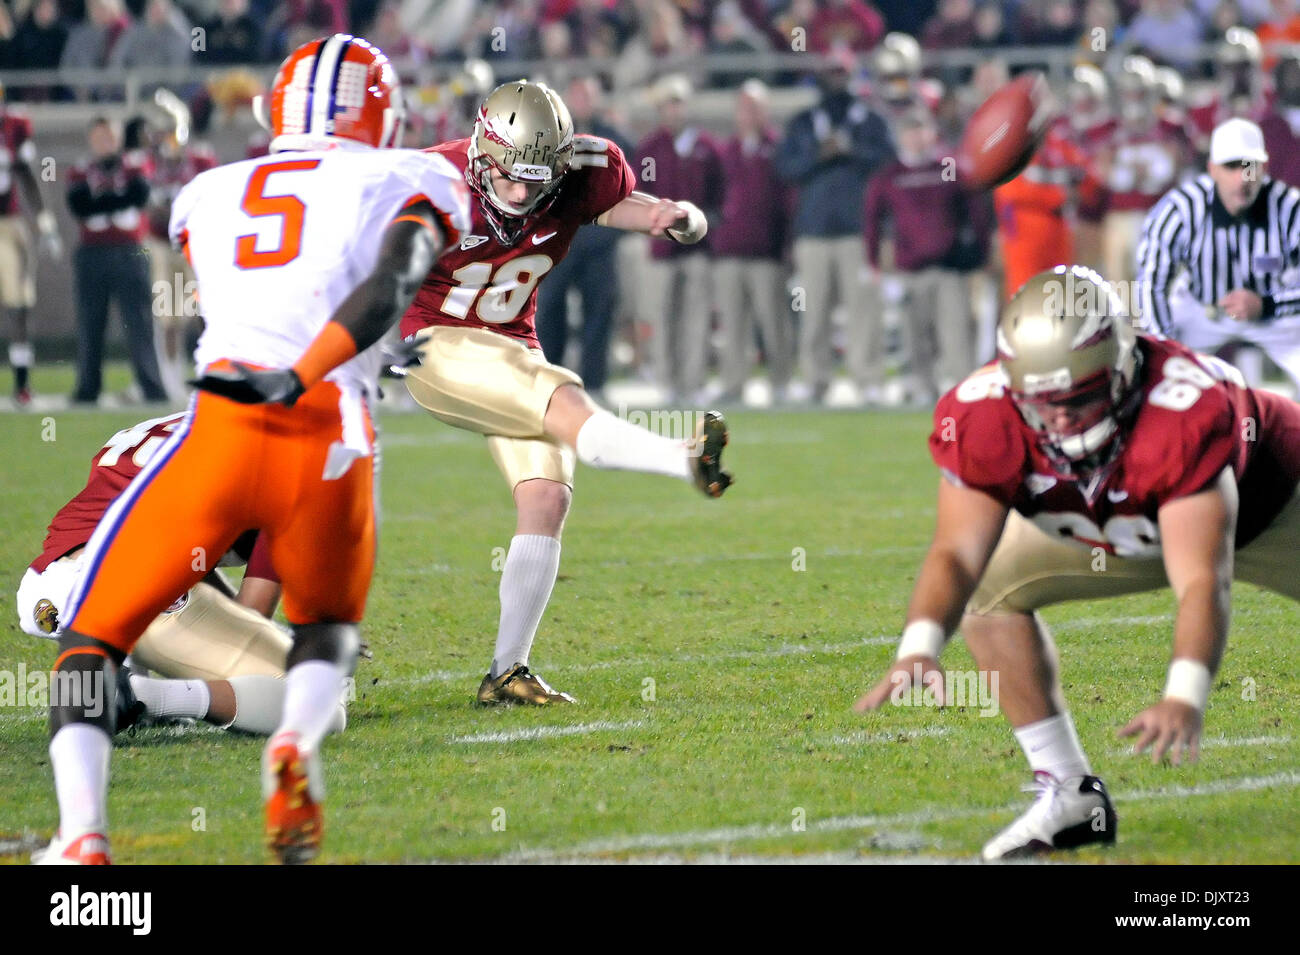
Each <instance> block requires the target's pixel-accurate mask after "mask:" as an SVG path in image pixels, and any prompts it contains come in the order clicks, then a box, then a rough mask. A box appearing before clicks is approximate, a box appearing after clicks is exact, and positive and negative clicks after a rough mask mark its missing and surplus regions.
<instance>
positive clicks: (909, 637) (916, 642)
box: [894, 620, 945, 660]
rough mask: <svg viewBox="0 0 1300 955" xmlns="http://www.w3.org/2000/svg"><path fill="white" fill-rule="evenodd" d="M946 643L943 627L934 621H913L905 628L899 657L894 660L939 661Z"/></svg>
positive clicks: (899, 643) (899, 647) (899, 642)
mask: <svg viewBox="0 0 1300 955" xmlns="http://www.w3.org/2000/svg"><path fill="white" fill-rule="evenodd" d="M944 642H945V638H944V635H943V627H941V626H940V625H939V624H937V623H935V622H934V621H933V620H913V621H912V622H911V623H909V624H908V625H907V626H906V627H904V628H903V639H902V640H900V641H898V656H897V657H895V658H894V659H896V660H901V659H903V657H930V658H931V659H934V660H937V659H939V654H940V653H941V652H943V645H944Z"/></svg>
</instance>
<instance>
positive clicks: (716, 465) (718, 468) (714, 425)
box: [691, 411, 735, 497]
mask: <svg viewBox="0 0 1300 955" xmlns="http://www.w3.org/2000/svg"><path fill="white" fill-rule="evenodd" d="M729 437H730V435H729V434H728V432H727V419H726V418H724V417H723V416H722V412H720V411H706V412H705V413H704V420H703V421H702V422H701V423H700V428H699V430H698V431H697V432H696V434H695V444H694V447H693V450H694V456H693V457H692V458H691V472H692V474H693V475H694V477H695V486H696V487H697V488H699V489H700V490H701V491H703V492H704V493H705V494H707V495H708V496H709V497H722V494H723V492H724V491H726V490H727V488H729V487H731V485H732V484H734V483H735V478H733V477H732V476H731V472H730V471H724V470H722V449H723V448H725V447H726V446H727V441H728V439H729Z"/></svg>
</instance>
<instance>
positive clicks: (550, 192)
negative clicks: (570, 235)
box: [465, 80, 573, 245]
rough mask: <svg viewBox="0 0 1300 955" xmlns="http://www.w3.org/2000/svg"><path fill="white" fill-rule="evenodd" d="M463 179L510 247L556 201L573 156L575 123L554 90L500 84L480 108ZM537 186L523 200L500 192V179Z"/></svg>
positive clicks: (521, 83) (526, 84)
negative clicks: (498, 187) (517, 199)
mask: <svg viewBox="0 0 1300 955" xmlns="http://www.w3.org/2000/svg"><path fill="white" fill-rule="evenodd" d="M468 158H469V162H468V164H467V165H466V167H465V180H466V182H467V183H468V184H469V187H470V189H471V190H472V191H473V192H474V194H475V195H476V196H477V197H478V198H479V200H480V202H479V206H480V208H481V209H482V211H483V216H484V218H486V219H487V220H488V223H489V224H490V225H491V227H492V229H493V231H494V232H496V234H497V238H498V239H500V240H501V241H502V242H503V243H504V244H506V245H513V244H514V243H515V242H517V241H518V240H519V237H520V236H521V235H522V234H523V232H524V230H525V229H526V227H527V226H528V224H529V222H530V220H531V219H534V218H536V217H537V216H539V215H541V214H542V213H543V212H545V211H546V209H547V208H548V207H549V206H550V204H551V203H552V202H553V201H554V200H555V197H556V195H558V193H559V188H560V185H561V183H562V182H563V180H564V175H565V173H567V172H568V169H569V161H570V160H571V159H572V158H573V120H572V118H570V116H569V110H568V108H567V107H566V106H565V105H564V102H563V101H562V100H561V99H560V97H559V96H558V95H557V94H556V93H555V91H553V90H551V89H550V88H548V87H546V86H544V85H542V84H541V83H529V82H526V81H524V80H518V81H516V82H513V83H506V84H504V85H502V86H498V87H497V88H496V89H495V90H493V91H492V92H491V93H489V94H488V96H487V98H486V99H485V100H484V101H483V105H482V106H480V107H479V111H478V117H477V119H475V121H474V132H473V134H472V135H471V137H470V143H469V154H468ZM506 180H508V181H510V182H522V183H529V184H530V185H535V186H536V187H537V188H535V189H531V190H529V195H528V197H527V198H526V199H524V201H522V202H513V201H511V199H510V198H509V197H508V196H503V195H501V194H500V193H499V192H498V191H497V186H496V181H506Z"/></svg>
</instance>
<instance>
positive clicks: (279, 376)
mask: <svg viewBox="0 0 1300 955" xmlns="http://www.w3.org/2000/svg"><path fill="white" fill-rule="evenodd" d="M231 364H233V365H234V366H235V370H234V371H209V372H208V373H207V374H205V375H204V376H203V377H202V378H199V379H198V380H197V381H191V382H190V384H191V385H193V386H194V387H195V388H197V389H199V391H207V392H211V393H212V394H214V395H220V396H221V397H223V398H229V399H230V400H231V401H238V402H239V403H240V404H243V405H261V404H271V403H273V402H279V403H280V404H282V405H285V406H286V407H289V408H292V407H293V403H294V402H295V401H297V400H298V399H299V398H300V397H302V393H303V391H305V390H306V389H304V388H303V386H302V381H300V380H299V378H298V375H297V373H296V372H294V370H293V369H292V368H283V369H278V370H274V371H257V370H255V369H253V368H249V367H248V366H247V365H241V364H240V363H239V362H232V363H231Z"/></svg>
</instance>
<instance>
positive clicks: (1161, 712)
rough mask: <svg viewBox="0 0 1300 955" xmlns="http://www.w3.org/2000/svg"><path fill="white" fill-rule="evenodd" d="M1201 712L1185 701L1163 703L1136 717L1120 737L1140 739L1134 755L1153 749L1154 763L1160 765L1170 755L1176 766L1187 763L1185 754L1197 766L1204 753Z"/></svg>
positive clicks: (1166, 701)
mask: <svg viewBox="0 0 1300 955" xmlns="http://www.w3.org/2000/svg"><path fill="white" fill-rule="evenodd" d="M1203 723H1204V718H1203V717H1202V716H1201V711H1200V710H1198V709H1197V708H1196V707H1194V706H1192V705H1191V704H1190V703H1184V702H1183V701H1182V700H1161V701H1160V702H1159V703H1157V704H1156V705H1155V706H1148V707H1147V708H1146V709H1145V710H1143V711H1142V712H1141V713H1139V714H1138V715H1137V716H1135V717H1133V719H1132V720H1130V721H1129V723H1128V725H1126V726H1125V727H1123V728H1122V729H1121V730H1120V731H1119V735H1120V736H1121V737H1123V736H1137V742H1135V743H1134V744H1133V755H1134V756H1136V755H1138V754H1139V753H1142V752H1145V751H1146V748H1147V747H1148V746H1151V747H1152V749H1151V762H1153V763H1158V762H1160V760H1162V759H1163V758H1164V755H1165V753H1166V752H1169V754H1170V760H1171V762H1173V764H1174V765H1175V766H1177V765H1179V764H1180V763H1182V761H1183V753H1184V751H1185V752H1186V753H1187V758H1188V761H1189V762H1195V761H1196V757H1197V755H1199V753H1200V744H1201V726H1202V725H1203Z"/></svg>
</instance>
